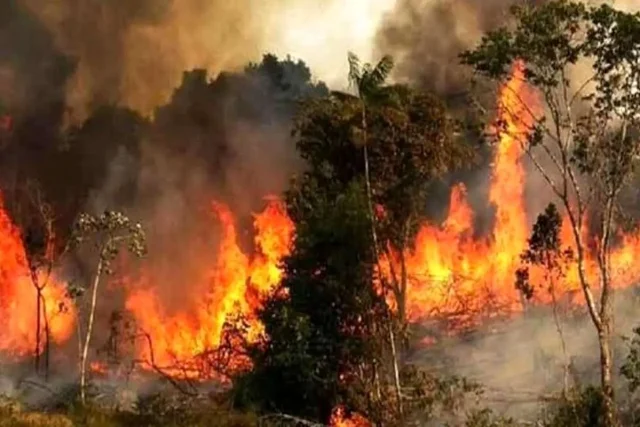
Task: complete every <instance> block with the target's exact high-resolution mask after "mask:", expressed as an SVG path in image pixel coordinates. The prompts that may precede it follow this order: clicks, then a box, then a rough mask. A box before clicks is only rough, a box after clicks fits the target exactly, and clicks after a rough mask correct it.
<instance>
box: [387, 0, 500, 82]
mask: <svg viewBox="0 0 640 427" xmlns="http://www.w3.org/2000/svg"><path fill="white" fill-rule="evenodd" d="M511 4H513V1H504V0H489V1H482V2H478V1H474V0H436V1H431V0H399V1H398V2H397V3H396V5H395V8H394V9H393V11H392V12H390V13H389V14H388V15H387V16H386V17H385V18H384V20H383V22H382V25H381V28H380V29H379V31H378V34H377V40H376V41H377V44H376V47H377V49H378V51H379V52H384V53H387V54H390V55H392V56H393V57H394V58H395V60H396V62H397V66H396V70H395V74H394V77H395V78H396V79H397V80H399V81H409V82H412V83H414V84H419V85H421V86H422V87H425V88H427V89H430V90H433V91H435V92H437V93H451V92H456V91H460V90H462V89H464V88H465V86H466V84H467V81H468V72H467V70H466V69H465V67H463V66H462V65H460V61H459V59H458V55H459V54H460V52H462V51H463V50H465V49H470V48H472V47H473V46H474V45H475V44H476V43H477V42H479V40H480V38H481V37H482V35H483V34H484V33H485V32H486V31H487V30H489V29H492V28H495V27H497V26H498V25H500V24H503V23H504V22H505V18H506V16H507V12H508V8H509V6H510V5H511Z"/></svg>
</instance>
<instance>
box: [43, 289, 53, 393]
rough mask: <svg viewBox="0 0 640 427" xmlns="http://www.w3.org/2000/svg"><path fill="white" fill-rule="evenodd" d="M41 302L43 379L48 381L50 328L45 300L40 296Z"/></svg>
mask: <svg viewBox="0 0 640 427" xmlns="http://www.w3.org/2000/svg"><path fill="white" fill-rule="evenodd" d="M40 303H41V304H42V313H43V320H44V349H43V352H42V354H43V356H44V379H45V381H49V366H50V363H49V361H50V354H51V353H50V351H51V329H49V318H48V317H47V301H46V300H45V299H44V296H42V300H41V302H40Z"/></svg>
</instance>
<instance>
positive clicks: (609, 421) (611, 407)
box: [598, 328, 617, 427]
mask: <svg viewBox="0 0 640 427" xmlns="http://www.w3.org/2000/svg"><path fill="white" fill-rule="evenodd" d="M608 329H609V328H604V329H603V330H601V331H598V343H599V344H600V382H601V385H602V397H603V399H604V417H605V420H604V421H605V425H606V426H607V427H614V426H616V425H617V423H616V415H615V400H614V399H615V396H614V392H613V380H612V375H611V372H612V365H613V363H612V357H611V346H610V341H611V340H610V335H611V334H610V333H609V332H608V331H607V330H608Z"/></svg>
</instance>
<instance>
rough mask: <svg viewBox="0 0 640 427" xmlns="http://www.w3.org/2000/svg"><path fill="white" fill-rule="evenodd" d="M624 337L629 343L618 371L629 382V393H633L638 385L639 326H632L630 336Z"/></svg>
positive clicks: (639, 383) (639, 367)
mask: <svg viewBox="0 0 640 427" xmlns="http://www.w3.org/2000/svg"><path fill="white" fill-rule="evenodd" d="M625 339H626V341H627V343H628V345H629V354H627V357H626V360H625V363H624V364H623V365H622V367H621V368H620V373H621V374H622V376H624V377H625V378H626V380H627V381H628V382H629V390H630V391H631V393H634V392H635V391H636V390H638V388H639V387H640V327H637V328H634V330H633V337H632V338H625Z"/></svg>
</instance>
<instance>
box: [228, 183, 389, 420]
mask: <svg viewBox="0 0 640 427" xmlns="http://www.w3.org/2000/svg"><path fill="white" fill-rule="evenodd" d="M315 197H316V199H315V200H314V206H313V209H310V210H309V211H307V216H305V219H304V220H301V221H299V222H298V227H297V230H296V238H295V246H294V249H293V252H292V254H291V255H290V256H289V257H288V258H287V259H285V261H284V271H285V277H284V280H283V282H282V284H281V287H280V289H279V290H278V291H277V292H276V293H275V294H274V296H273V297H271V298H270V299H269V300H268V301H267V302H266V303H265V306H264V308H263V310H262V311H261V312H260V315H259V318H260V320H261V321H262V322H263V324H264V326H265V332H266V333H267V335H268V339H267V340H264V341H263V342H260V343H259V344H258V345H256V346H254V347H253V348H251V349H250V354H251V357H252V360H253V364H254V369H253V372H251V373H249V374H248V375H247V376H246V377H244V378H241V379H239V380H238V381H237V382H236V389H237V392H238V403H240V404H244V405H255V406H257V407H258V408H259V409H260V410H261V411H263V412H280V413H286V414H290V415H295V416H300V417H303V418H307V419H311V420H317V421H320V422H326V421H328V419H329V416H330V414H331V410H332V409H333V408H334V407H335V406H336V405H339V404H345V405H346V406H347V407H349V408H351V409H353V410H356V411H362V412H364V413H367V414H374V415H375V413H376V411H377V410H376V408H374V406H375V402H373V401H372V397H371V393H370V392H371V390H373V386H372V384H371V383H372V382H373V381H374V377H375V375H374V371H375V369H379V371H378V373H379V375H383V372H382V370H381V369H382V368H381V365H382V357H383V355H382V354H383V350H382V349H381V347H380V346H381V343H384V339H381V338H380V335H381V334H382V333H384V329H383V328H382V324H381V323H380V322H381V320H384V319H386V318H387V316H388V314H387V308H386V304H385V303H384V301H383V300H382V299H381V298H380V297H379V296H378V295H377V294H376V292H375V291H374V289H373V287H372V286H371V284H372V283H373V254H372V247H371V241H370V234H369V222H368V219H367V216H366V210H365V198H364V195H363V194H362V191H361V189H360V187H359V186H355V185H352V186H350V188H349V190H348V191H347V192H346V193H345V194H343V195H341V196H339V197H337V198H336V199H335V200H330V199H327V198H324V199H322V198H321V197H320V196H317V195H316V196H315Z"/></svg>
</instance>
